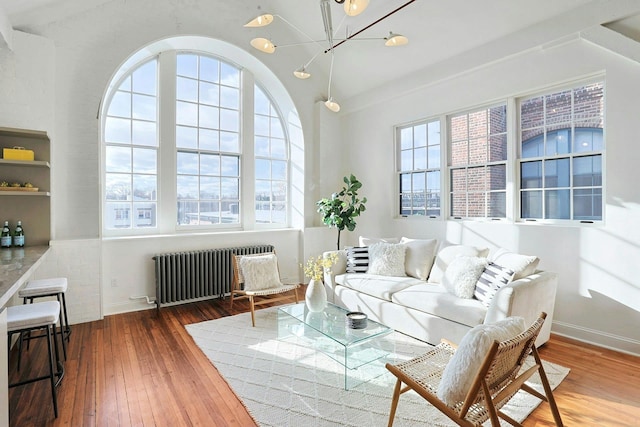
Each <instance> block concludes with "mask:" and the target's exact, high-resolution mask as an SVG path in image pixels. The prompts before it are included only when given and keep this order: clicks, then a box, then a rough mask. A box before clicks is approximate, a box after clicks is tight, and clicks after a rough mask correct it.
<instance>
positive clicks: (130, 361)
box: [9, 298, 640, 427]
mask: <svg viewBox="0 0 640 427" xmlns="http://www.w3.org/2000/svg"><path fill="white" fill-rule="evenodd" d="M291 302H293V298H292V301H291ZM244 311H248V305H247V303H246V302H245V301H240V302H237V303H234V310H233V311H232V312H230V311H229V305H228V301H222V302H221V301H218V300H214V301H206V302H199V303H193V304H186V305H181V306H175V307H167V308H163V309H161V310H160V313H159V315H158V314H157V312H156V310H148V311H141V312H136V313H127V314H120V315H115V316H108V317H106V318H105V319H104V320H101V321H96V322H90V323H83V324H79V325H73V326H72V328H73V332H72V334H71V339H70V343H69V345H68V347H67V352H68V353H67V354H68V357H67V361H66V363H65V377H64V379H63V380H62V383H61V385H60V386H59V388H58V409H59V416H58V418H57V419H55V418H54V415H53V403H52V399H51V392H50V388H49V384H48V382H46V381H40V382H37V383H34V384H29V385H25V386H21V387H16V388H12V389H10V392H9V406H10V424H11V426H20V427H24V426H73V427H75V426H98V427H102V426H118V427H120V426H172V427H175V426H237V427H251V426H255V425H256V424H255V422H254V421H253V419H252V418H251V416H250V415H249V414H248V413H247V411H246V410H245V408H244V406H243V404H242V402H240V401H239V400H238V399H237V398H236V397H235V395H234V393H233V392H232V391H231V389H230V388H229V386H228V385H227V383H226V382H225V381H224V379H222V377H220V375H219V374H218V372H217V370H216V369H215V367H213V366H212V365H211V363H210V362H209V360H208V359H207V358H206V356H204V354H202V353H201V352H200V350H199V349H198V347H197V346H196V345H195V344H194V343H193V341H192V339H191V337H190V336H189V334H188V333H187V332H186V330H185V329H184V327H183V325H186V324H189V323H195V322H200V321H204V320H210V319H216V318H220V317H222V316H228V315H232V314H238V313H241V312H244ZM45 341H46V340H36V341H34V342H32V343H31V348H30V349H29V351H25V352H23V356H22V357H23V358H22V365H21V369H20V373H18V372H16V368H17V352H16V351H15V350H14V351H13V352H12V353H11V355H10V356H11V357H10V361H9V374H10V381H12V382H13V381H15V380H16V379H17V378H19V377H20V374H22V375H24V374H25V373H29V372H33V371H38V372H40V373H46V372H47V365H46V364H45V360H46V347H45V346H44V343H45ZM541 355H542V357H543V359H546V360H549V361H551V362H555V363H558V364H561V365H564V366H567V367H569V368H571V372H570V373H569V376H568V377H567V378H566V379H565V380H564V381H563V382H562V384H560V386H559V387H558V388H557V389H556V391H555V397H556V400H557V402H558V405H559V407H560V412H561V414H562V417H563V421H564V422H565V425H566V426H598V427H605V426H612V427H613V426H640V421H639V419H640V387H639V386H638V384H640V358H638V357H633V356H629V355H625V354H621V353H616V352H614V351H610V350H606V349H602V348H598V347H594V346H589V345H585V344H582V343H579V342H576V341H572V340H569V339H565V338H561V337H557V336H553V337H552V339H551V341H550V342H548V343H547V344H546V345H544V346H543V347H542V349H541ZM391 393H392V390H389V402H391ZM524 425H525V427H533V426H550V425H553V419H552V418H551V414H550V412H549V409H548V406H547V404H542V405H540V406H539V407H538V409H536V410H535V411H534V412H533V413H532V414H531V415H530V416H529V417H528V418H527V420H526V421H525V423H524Z"/></svg>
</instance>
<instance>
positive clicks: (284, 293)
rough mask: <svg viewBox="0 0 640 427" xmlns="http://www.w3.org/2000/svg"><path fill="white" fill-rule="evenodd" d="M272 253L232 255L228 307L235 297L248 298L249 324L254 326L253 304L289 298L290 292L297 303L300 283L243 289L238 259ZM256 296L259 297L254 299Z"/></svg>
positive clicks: (231, 306)
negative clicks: (231, 278)
mask: <svg viewBox="0 0 640 427" xmlns="http://www.w3.org/2000/svg"><path fill="white" fill-rule="evenodd" d="M269 254H274V255H275V252H266V253H260V254H254V255H234V256H233V282H232V283H231V296H230V299H231V304H230V308H231V309H233V301H235V300H237V299H243V298H246V299H248V300H249V308H250V310H251V324H252V325H253V326H256V316H255V306H257V305H264V304H271V303H274V302H278V301H284V300H286V299H290V298H291V295H290V292H293V295H294V298H295V300H296V304H297V303H298V292H297V289H298V288H299V287H300V285H298V284H295V285H284V284H282V283H280V284H279V286H274V287H270V288H266V289H256V290H245V289H244V282H245V280H244V275H243V274H242V268H241V267H240V260H241V258H243V257H256V256H264V255H269ZM256 297H259V299H257V300H256Z"/></svg>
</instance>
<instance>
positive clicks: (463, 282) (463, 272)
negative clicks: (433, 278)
mask: <svg viewBox="0 0 640 427" xmlns="http://www.w3.org/2000/svg"><path fill="white" fill-rule="evenodd" d="M487 263H488V261H487V259H486V258H480V257H471V256H459V257H457V258H454V259H453V261H451V262H450V263H449V265H448V266H447V269H446V270H445V272H444V276H442V285H443V286H444V287H445V289H446V290H447V291H449V292H450V293H452V294H454V295H455V296H457V297H458V298H466V299H470V298H473V293H474V291H475V290H476V283H477V282H478V279H479V278H480V275H482V272H483V271H484V268H485V267H486V266H487Z"/></svg>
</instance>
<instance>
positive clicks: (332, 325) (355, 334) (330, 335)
mask: <svg viewBox="0 0 640 427" xmlns="http://www.w3.org/2000/svg"><path fill="white" fill-rule="evenodd" d="M347 313H348V311H347V310H345V309H344V308H341V307H338V306H337V305H334V304H327V307H326V308H325V309H324V311H322V312H318V313H316V312H310V311H309V309H308V308H307V306H306V304H305V303H299V304H293V305H287V306H282V307H279V308H278V339H279V340H285V341H291V342H295V343H296V344H299V345H304V346H306V347H310V348H313V349H315V350H317V351H320V352H322V353H324V354H326V355H327V356H329V357H331V358H332V359H334V360H335V361H337V362H339V363H340V364H341V365H342V366H343V367H344V388H345V390H349V389H351V388H353V387H355V386H357V385H358V384H361V383H363V382H366V381H370V380H371V379H373V378H375V377H377V376H379V375H381V374H383V373H384V372H386V368H385V367H384V365H385V363H386V359H387V357H388V356H389V355H390V354H391V353H393V352H394V351H395V344H394V342H393V341H391V340H386V339H383V338H384V337H385V336H386V335H389V334H390V333H391V332H393V329H390V328H388V327H386V326H384V325H382V324H380V323H378V322H374V321H372V320H370V319H369V320H367V326H366V327H365V328H363V329H352V328H349V327H348V326H347V321H346V314H347Z"/></svg>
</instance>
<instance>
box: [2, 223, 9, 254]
mask: <svg viewBox="0 0 640 427" xmlns="http://www.w3.org/2000/svg"><path fill="white" fill-rule="evenodd" d="M0 247H3V248H10V247H11V230H10V229H9V221H5V222H4V227H2V234H1V235H0Z"/></svg>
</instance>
